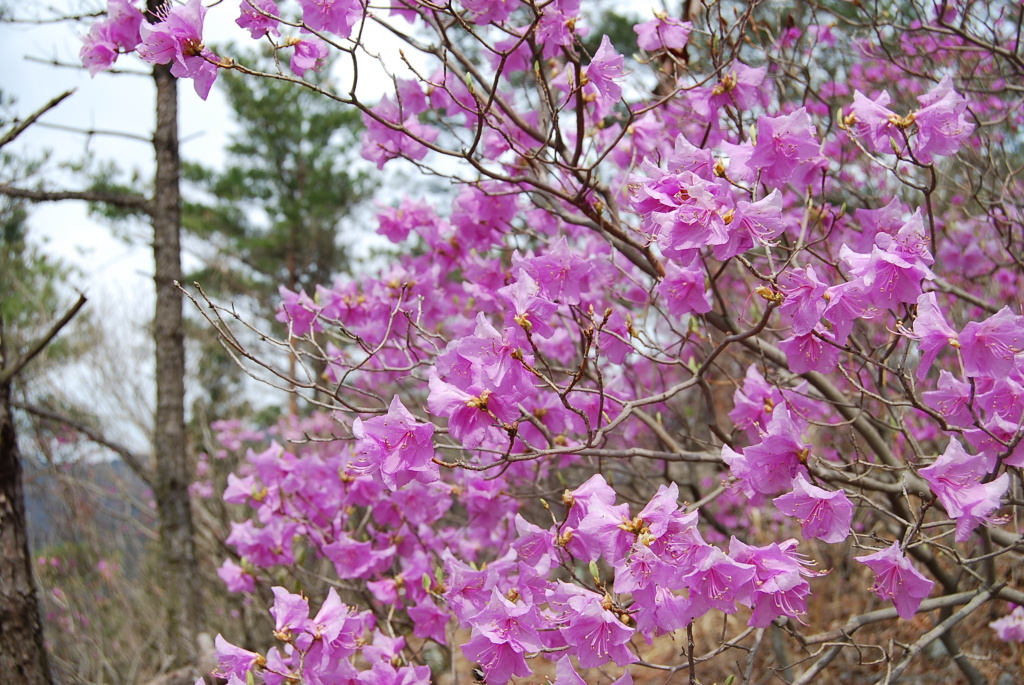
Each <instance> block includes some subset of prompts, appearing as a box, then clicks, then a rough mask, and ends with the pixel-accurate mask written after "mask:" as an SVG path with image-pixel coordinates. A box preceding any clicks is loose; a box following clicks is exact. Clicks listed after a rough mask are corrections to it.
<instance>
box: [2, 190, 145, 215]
mask: <svg viewBox="0 0 1024 685" xmlns="http://www.w3.org/2000/svg"><path fill="white" fill-rule="evenodd" d="M0 195H6V196H7V197H15V198H19V199H22V200H29V201H30V202H60V201H61V200H82V201H84V202H101V203H103V204H107V205H112V206H114V207H121V208H123V209H137V210H139V211H142V212H145V213H146V214H150V215H152V213H153V212H152V209H150V202H149V198H147V197H145V196H143V195H128V194H125V193H118V192H112V191H108V190H52V191H51V190H33V189H31V188H18V187H15V186H12V185H8V184H6V183H0Z"/></svg>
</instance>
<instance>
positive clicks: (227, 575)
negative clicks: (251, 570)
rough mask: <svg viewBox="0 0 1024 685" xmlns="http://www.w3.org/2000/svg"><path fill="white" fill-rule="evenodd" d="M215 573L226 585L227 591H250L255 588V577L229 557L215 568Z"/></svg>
mask: <svg viewBox="0 0 1024 685" xmlns="http://www.w3.org/2000/svg"><path fill="white" fill-rule="evenodd" d="M217 575H218V576H219V577H220V579H221V580H223V581H224V584H225V585H227V588H228V592H252V591H253V590H255V589H256V579H255V578H253V577H252V576H251V575H249V574H248V573H246V572H245V569H243V568H242V567H241V566H239V565H238V564H236V563H235V562H233V561H231V560H230V559H225V560H224V563H223V564H221V567H220V568H219V569H217Z"/></svg>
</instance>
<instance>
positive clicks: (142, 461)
mask: <svg viewBox="0 0 1024 685" xmlns="http://www.w3.org/2000/svg"><path fill="white" fill-rule="evenodd" d="M12 406H14V407H15V408H17V409H20V410H22V411H25V412H28V413H29V414H31V415H33V416H37V417H39V418H41V419H46V420H47V421H53V422H55V423H59V424H62V425H64V426H67V427H68V428H70V429H72V430H73V431H75V432H76V433H81V434H82V435H84V436H85V437H86V438H88V439H89V440H90V441H91V442H94V443H96V444H97V445H99V446H100V447H106V448H107V449H108V450H110V451H111V452H113V453H115V454H116V455H117V456H119V457H121V460H122V461H123V462H124V463H125V464H127V465H128V468H130V469H131V470H132V472H133V473H134V474H135V475H136V476H138V477H139V478H141V479H142V481H143V482H145V483H146V485H149V486H150V487H152V485H153V484H152V482H151V478H152V475H151V474H152V467H151V466H150V465H149V464H148V463H147V462H148V461H149V459H148V458H147V457H144V456H142V455H139V454H136V453H135V452H133V451H132V450H130V449H128V448H127V447H125V446H124V445H120V444H118V443H116V442H114V441H113V440H110V439H108V438H106V437H104V436H103V435H102V434H101V433H100V432H98V431H96V430H94V429H92V428H90V427H89V426H86V425H85V423H83V422H82V421H80V420H78V419H76V418H73V417H71V416H69V415H67V414H64V413H63V412H58V411H55V410H52V409H46V408H44V407H39V406H36V405H34V404H24V403H21V402H14V403H12Z"/></svg>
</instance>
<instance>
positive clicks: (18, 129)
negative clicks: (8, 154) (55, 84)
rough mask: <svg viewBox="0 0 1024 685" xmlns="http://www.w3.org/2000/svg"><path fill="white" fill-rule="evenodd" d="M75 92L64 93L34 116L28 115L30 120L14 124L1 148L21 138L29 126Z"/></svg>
mask: <svg viewBox="0 0 1024 685" xmlns="http://www.w3.org/2000/svg"><path fill="white" fill-rule="evenodd" d="M74 92H75V89H74V88H72V89H71V90H66V91H64V92H63V93H61V94H60V95H58V96H57V97H55V98H53V99H52V100H50V101H49V102H47V103H46V104H45V105H43V106H42V107H40V108H39V109H37V110H36V111H35V112H32V114H30V115H28V118H26V119H25V120H24V121H20V122H17V123H16V124H14V126H12V127H11V130H10V131H8V132H7V133H5V134H4V135H3V137H2V138H0V147H3V146H4V145H7V143H10V142H11V141H12V140H14V139H15V138H17V137H18V136H20V135H21V134H22V133H23V132H24V131H25V129H27V128H28V127H29V126H31V125H32V124H34V123H35V121H36V119H38V118H39V117H41V116H43V115H44V114H46V113H47V112H49V111H50V110H51V109H53V108H54V107H56V106H57V105H59V104H60V103H62V102H64V100H65V99H66V98H68V97H69V96H70V95H71V94H72V93H74Z"/></svg>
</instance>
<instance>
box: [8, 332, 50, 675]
mask: <svg viewBox="0 0 1024 685" xmlns="http://www.w3.org/2000/svg"><path fill="white" fill-rule="evenodd" d="M5 357H6V354H5V351H4V349H3V321H2V320H0V370H2V369H3V368H4V365H5V363H6V361H7V360H6V358H5ZM0 682H2V683H24V684H25V685H49V683H50V682H51V680H50V671H49V668H48V664H47V660H46V651H45V649H44V646H43V625H42V622H41V621H40V619H39V605H38V602H37V599H36V588H35V583H34V581H33V578H32V564H31V560H30V557H29V550H28V535H27V531H26V525H25V495H24V492H23V490H22V484H21V458H20V455H19V454H18V442H17V436H16V435H15V431H14V422H13V420H12V417H11V385H10V382H8V381H0Z"/></svg>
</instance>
